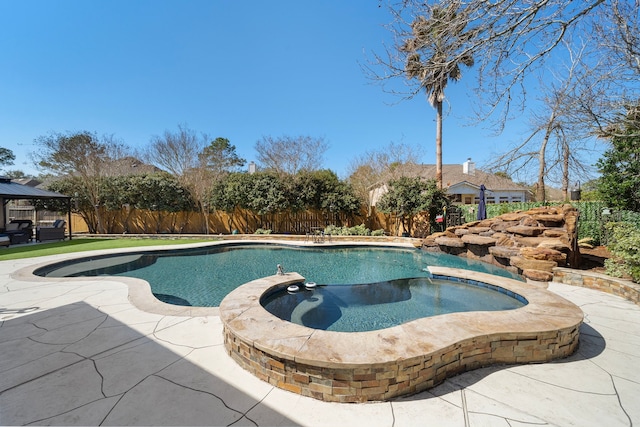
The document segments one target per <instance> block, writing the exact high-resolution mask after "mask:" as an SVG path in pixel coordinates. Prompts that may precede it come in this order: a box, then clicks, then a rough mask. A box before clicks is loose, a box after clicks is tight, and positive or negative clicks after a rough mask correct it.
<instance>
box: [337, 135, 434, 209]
mask: <svg viewBox="0 0 640 427" xmlns="http://www.w3.org/2000/svg"><path fill="white" fill-rule="evenodd" d="M423 151H424V150H423V148H422V147H418V146H410V145H407V144H404V143H394V142H391V143H390V144H388V145H387V146H385V147H382V148H381V149H379V150H370V151H367V152H365V153H364V154H362V155H361V156H359V157H356V158H355V159H353V160H352V161H351V162H350V164H349V167H348V169H347V173H348V175H349V179H348V180H349V183H350V184H351V186H352V187H353V189H354V191H355V192H356V195H357V196H358V198H359V199H360V200H361V201H362V202H367V203H368V206H371V202H372V200H371V199H370V197H371V190H372V189H373V188H374V187H376V186H380V185H382V184H384V183H386V182H389V181H391V180H397V179H399V178H400V177H402V176H412V175H413V174H412V171H413V172H415V171H414V170H413V169H412V168H414V167H415V166H416V165H417V164H419V163H420V159H421V158H422V156H423Z"/></svg>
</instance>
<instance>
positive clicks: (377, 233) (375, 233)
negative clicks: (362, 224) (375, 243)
mask: <svg viewBox="0 0 640 427" xmlns="http://www.w3.org/2000/svg"><path fill="white" fill-rule="evenodd" d="M371 235H372V236H384V228H380V229H378V230H373V231H372V232H371Z"/></svg>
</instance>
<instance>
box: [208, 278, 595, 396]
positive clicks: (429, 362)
mask: <svg viewBox="0 0 640 427" xmlns="http://www.w3.org/2000/svg"><path fill="white" fill-rule="evenodd" d="M429 271H430V272H431V274H432V275H434V276H442V277H447V278H452V279H454V280H463V281H476V282H480V283H484V284H487V285H493V286H498V287H501V288H504V289H505V290H507V291H511V292H514V293H516V294H518V295H521V296H522V297H524V298H525V299H526V300H527V301H528V304H527V305H525V306H523V307H521V308H518V309H515V310H507V311H499V312H466V313H452V314H445V315H439V316H434V317H428V318H422V319H417V320H413V321H411V322H407V323H405V324H402V325H398V326H394V327H391V328H387V329H382V330H377V331H368V332H357V333H354V332H330V331H324V330H315V329H311V328H307V327H305V326H301V325H297V324H294V323H290V322H287V321H284V320H281V319H279V318H278V317H276V316H274V315H272V314H271V313H269V312H268V311H267V310H265V309H264V308H263V307H262V305H261V304H260V299H261V297H262V295H264V294H265V293H267V292H272V291H273V290H275V289H278V288H282V287H286V286H288V285H289V284H292V283H298V282H302V281H304V277H302V276H300V275H299V274H297V273H287V274H285V275H275V276H269V277H265V278H261V279H258V280H254V281H252V282H249V283H247V284H245V285H242V286H240V287H238V288H236V289H235V290H234V291H232V292H230V293H229V294H228V295H227V296H226V297H225V298H224V299H223V301H222V303H221V304H220V318H221V320H222V322H223V328H224V335H225V336H224V340H225V346H226V347H227V351H228V353H229V354H230V356H231V357H232V358H233V359H234V360H236V362H237V363H239V364H240V365H241V366H242V367H244V368H245V369H247V370H248V371H250V372H252V373H253V374H254V375H256V376H257V377H258V378H261V379H263V380H265V381H267V382H269V383H270V384H272V385H275V386H277V387H280V388H283V389H286V390H289V391H293V392H296V393H299V394H301V395H304V396H310V397H314V398H316V399H320V400H325V401H335V402H365V401H379V400H388V399H391V398H394V397H397V396H402V395H406V394H413V393H417V392H420V391H423V390H425V389H428V388H431V387H433V386H435V385H437V384H440V383H441V382H443V381H444V380H445V379H446V378H448V377H451V376H453V375H456V374H459V373H461V372H464V371H468V370H472V369H476V368H480V367H483V366H487V365H492V364H500V363H536V362H537V363H539V362H548V361H551V360H554V359H558V358H563V357H567V356H569V355H570V354H572V353H573V352H574V351H575V349H576V348H577V345H578V338H579V327H580V324H581V323H582V321H583V313H582V310H580V308H579V307H577V306H576V305H574V304H573V303H571V302H569V301H567V300H565V299H564V298H562V297H560V296H558V295H556V294H554V293H552V292H550V291H548V290H547V289H545V288H543V287H541V286H540V285H536V284H532V283H524V282H519V281H516V280H513V279H508V278H504V277H498V276H493V275H490V274H486V273H479V272H474V271H469V270H463V269H457V268H448V267H429Z"/></svg>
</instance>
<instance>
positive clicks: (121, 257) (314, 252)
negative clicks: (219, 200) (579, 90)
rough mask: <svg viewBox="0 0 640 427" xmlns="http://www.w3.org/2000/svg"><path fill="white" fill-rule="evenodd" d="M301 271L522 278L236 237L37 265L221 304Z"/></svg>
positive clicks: (446, 259) (183, 301) (174, 300)
mask: <svg viewBox="0 0 640 427" xmlns="http://www.w3.org/2000/svg"><path fill="white" fill-rule="evenodd" d="M278 264H280V265H282V266H283V268H284V269H285V271H296V272H298V273H299V274H301V275H302V276H303V277H305V278H306V279H307V280H309V281H313V282H316V283H318V284H321V285H352V284H372V283H379V282H385V281H389V280H397V279H409V278H421V277H423V278H426V277H428V276H429V273H428V271H426V268H427V267H428V266H443V267H453V268H463V269H467V270H473V271H478V272H485V273H490V274H493V275H497V276H502V277H509V278H518V276H517V275H514V274H512V273H510V272H508V271H507V270H504V269H502V268H500V267H496V266H493V265H490V264H487V263H483V262H480V261H473V260H468V259H465V258H460V257H456V256H453V255H446V254H434V253H430V252H425V251H422V250H420V249H413V248H398V247H390V246H383V247H380V246H362V245H358V246H355V245H342V246H331V247H322V248H320V247H308V246H295V245H284V244H273V243H233V244H221V245H215V246H207V247H199V248H189V249H173V250H165V251H140V252H128V253H126V254H118V255H102V256H93V257H86V258H79V259H74V260H70V261H65V262H62V263H56V264H51V265H48V266H46V267H42V268H39V269H37V270H36V271H35V272H34V274H36V275H38V276H43V277H82V276H103V275H110V276H126V277H134V278H139V279H143V280H146V281H147V282H149V284H150V286H151V291H152V292H153V294H154V295H155V296H156V298H158V299H160V300H161V301H164V302H167V303H170V304H175V305H186V306H197V307H217V306H219V305H220V302H221V301H222V299H223V298H224V297H225V296H226V295H227V294H229V292H231V291H232V290H233V289H235V288H237V287H238V286H240V285H242V284H244V283H247V282H250V281H252V280H255V279H258V278H261V277H266V276H271V275H273V274H275V273H276V271H277V266H278Z"/></svg>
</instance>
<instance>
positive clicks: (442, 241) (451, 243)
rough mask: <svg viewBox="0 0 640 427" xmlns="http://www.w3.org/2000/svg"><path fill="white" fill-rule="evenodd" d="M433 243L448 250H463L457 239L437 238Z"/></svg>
mask: <svg viewBox="0 0 640 427" xmlns="http://www.w3.org/2000/svg"><path fill="white" fill-rule="evenodd" d="M464 237H466V236H464ZM435 242H436V243H437V244H438V245H440V246H446V247H450V248H464V242H463V241H462V240H461V239H458V238H457V237H444V236H442V237H437V238H436V239H435Z"/></svg>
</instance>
